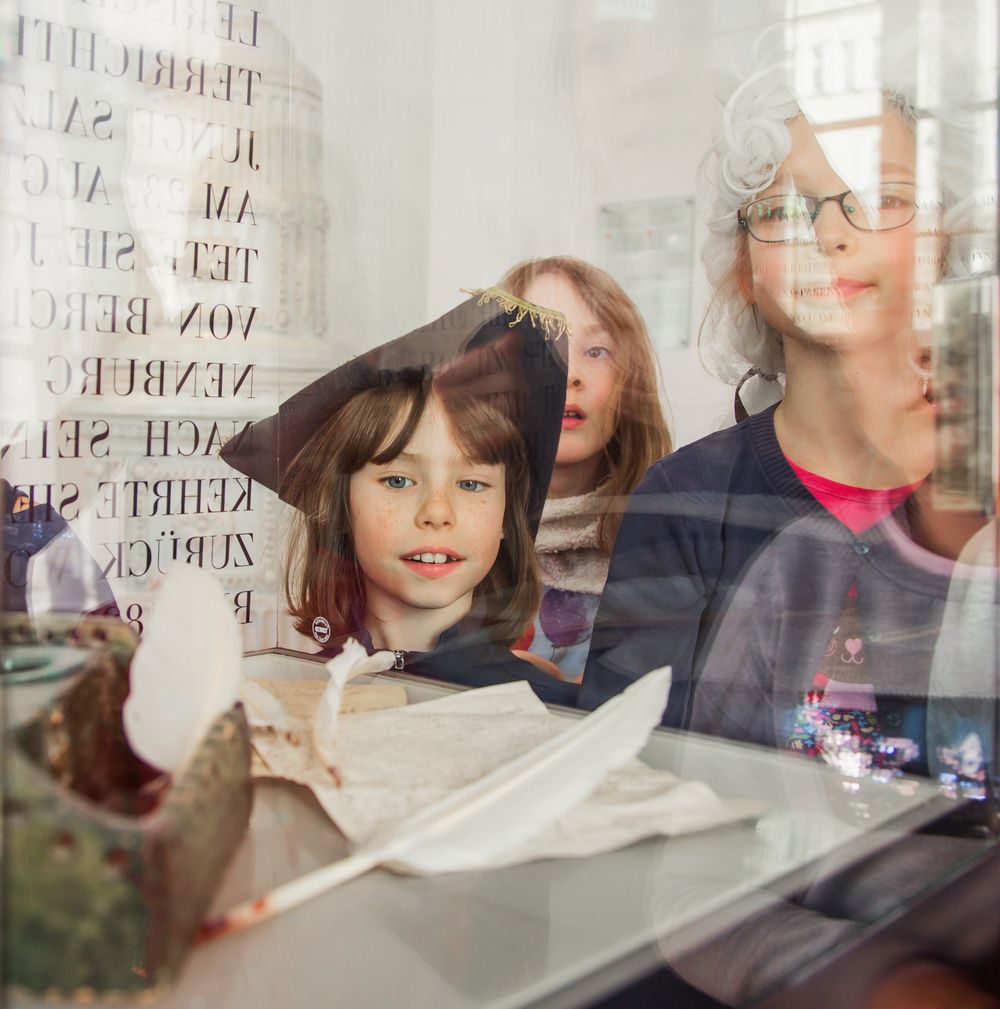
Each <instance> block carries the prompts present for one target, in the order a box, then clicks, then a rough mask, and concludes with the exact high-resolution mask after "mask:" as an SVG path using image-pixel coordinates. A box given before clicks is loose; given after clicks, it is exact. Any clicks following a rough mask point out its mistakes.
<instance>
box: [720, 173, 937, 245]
mask: <svg viewBox="0 0 1000 1009" xmlns="http://www.w3.org/2000/svg"><path fill="white" fill-rule="evenodd" d="M887 185H893V186H913V187H914V190H915V189H916V183H914V182H892V183H887ZM853 193H854V190H853V189H848V190H845V191H844V192H843V193H838V194H837V195H836V196H807V195H806V194H805V193H776V194H775V195H774V196H765V197H764V198H763V199H761V200H753V201H752V202H751V203H748V204H747V205H746V206H745V207H743V208H742V209H740V210H737V211H736V221H737V223H738V224H739V226H740V228H741V229H742V230H743V231H745V232H746V233H747V234H748V235H749V236H750V237H751V238H752V239H753V240H754V241H755V242H763V243H764V244H765V245H786V244H787V243H788V242H794V241H795V240H796V239H797V238H801V237H802V236H801V235H795V236H793V237H791V238H758V237H757V235H755V234H754V233H753V228H751V227H750V221H749V220H748V219H747V216H746V212H747V211H748V210H749V209H750V208H751V207H752V206H754V205H756V204H758V203H763V202H764V200H776V199H780V198H781V197H784V196H796V197H798V198H800V199H803V200H814V201H815V203H816V206H815V207H814V208H813V211H812V213H811V214H810V215H809V225H810V227H811V226H812V224H813V223H814V222H815V220H816V218H817V217H819V212H820V210H822V209H823V204H824V203H837V204H839V205H840V212H841V214H843V215H844V220H845V221H847V223H848V224H849V225H850V226H851V227H852V228H856V229H857V230H858V231H866V232H868V233H869V234H877V233H879V232H882V231H897V230H898V229H899V228H905V227H906V226H907V225H908V224H909V223H910V222H911V221H912V220H913V218H914V217H916V216H917V204H916V200H914V202H913V213H912V214H910V216H909V217H908V218H907V219H906V220H905V221H902V222H901V223H899V224H893V225H892V226H891V227H889V228H866V227H864V226H863V225H861V224H858V223H857V222H856V221H852V220H851V218H850V215H849V214H848V213H847V209H846V208H845V207H844V200H846V199H847V197H848V196H850V195H852V194H853ZM855 195H856V194H855Z"/></svg>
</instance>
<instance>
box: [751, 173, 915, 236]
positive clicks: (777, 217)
mask: <svg viewBox="0 0 1000 1009" xmlns="http://www.w3.org/2000/svg"><path fill="white" fill-rule="evenodd" d="M827 202H832V203H839V204H840V206H841V210H842V212H843V214H844V216H845V217H846V218H847V220H848V221H850V223H851V224H853V225H854V227H856V228H860V229H861V230H862V231H888V230H889V229H891V228H899V227H902V226H903V225H904V224H908V223H909V222H910V221H911V220H913V216H914V213H915V203H914V186H913V185H912V184H911V183H902V182H891V183H890V182H887V183H884V184H883V185H882V186H881V187H880V188H879V189H877V190H874V191H873V192H871V193H866V194H858V193H853V192H850V193H845V194H843V196H836V197H826V198H820V197H816V196H805V195H802V194H799V193H779V194H777V195H775V196H767V197H765V198H764V199H762V200H755V201H754V202H753V203H751V204H750V205H749V206H748V207H747V208H746V210H745V211H744V217H745V220H746V222H747V226H748V228H749V231H750V234H751V235H753V236H754V238H757V239H759V240H760V241H762V242H787V241H790V240H792V239H796V238H804V237H807V236H809V235H810V234H811V232H812V226H813V222H814V221H815V220H816V218H817V216H818V215H819V212H820V210H821V209H822V206H823V204H824V203H827Z"/></svg>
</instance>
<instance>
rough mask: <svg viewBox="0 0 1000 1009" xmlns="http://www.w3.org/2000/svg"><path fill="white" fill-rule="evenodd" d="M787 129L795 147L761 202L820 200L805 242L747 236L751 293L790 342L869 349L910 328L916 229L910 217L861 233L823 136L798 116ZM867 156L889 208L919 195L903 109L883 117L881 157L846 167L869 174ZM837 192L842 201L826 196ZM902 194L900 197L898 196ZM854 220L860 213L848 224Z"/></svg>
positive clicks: (857, 209) (861, 159) (856, 211)
mask: <svg viewBox="0 0 1000 1009" xmlns="http://www.w3.org/2000/svg"><path fill="white" fill-rule="evenodd" d="M789 130H790V133H791V137H792V146H791V151H790V152H789V155H788V157H787V158H786V159H785V161H784V162H783V164H782V166H781V171H780V172H779V175H778V177H777V178H776V180H775V182H774V183H773V184H772V185H771V186H770V187H768V189H767V190H765V191H764V192H763V193H762V194H761V197H762V199H761V203H762V204H763V205H765V206H768V204H767V200H768V199H772V198H773V199H774V200H780V199H781V197H780V196H775V195H774V194H791V195H790V196H788V197H786V199H791V198H792V196H794V195H795V194H800V193H801V194H809V196H808V197H807V198H810V199H813V200H818V205H817V204H816V203H814V204H813V206H815V207H816V209H815V212H814V214H815V216H813V217H812V223H811V227H807V228H806V230H805V231H804V232H803V234H802V236H801V237H792V238H789V239H787V240H785V241H774V242H770V243H769V242H768V241H758V240H755V239H754V238H753V237H749V238H748V241H749V253H750V265H751V272H752V277H751V285H752V291H753V297H754V300H755V301H756V302H757V304H758V306H759V308H760V310H761V312H762V313H763V316H764V318H765V319H766V320H767V321H768V322H769V323H770V324H771V325H772V326H773V327H774V328H775V329H776V330H778V332H780V333H782V334H784V335H785V336H786V337H792V338H793V339H798V340H806V341H809V340H814V339H817V338H818V339H819V340H821V341H823V340H827V339H832V340H833V341H834V342H835V343H836V344H837V345H838V346H841V345H845V341H848V342H849V341H852V340H858V339H860V340H861V341H862V342H863V344H865V345H871V344H872V343H873V342H875V341H878V340H881V339H884V338H886V337H892V336H893V335H894V334H897V333H899V332H900V331H903V332H906V331H908V330H909V329H910V327H911V325H912V315H913V262H914V250H915V232H916V225H915V224H914V223H913V221H912V220H910V221H909V222H907V223H905V224H903V225H901V226H899V227H895V226H894V227H892V228H891V229H890V230H884V231H868V230H864V228H863V227H859V226H858V222H861V223H864V222H865V220H866V217H865V214H864V213H863V212H862V210H861V208H860V207H859V206H858V200H857V199H856V198H854V194H853V193H852V192H850V187H849V185H848V183H847V182H846V181H845V179H844V178H843V177H841V175H839V174H838V172H837V171H836V170H835V169H834V168H833V167H832V166H831V164H830V162H829V161H828V160H827V158H826V155H825V152H824V148H823V146H822V143H821V138H822V134H821V133H817V132H814V130H813V128H812V127H811V126H810V125H809V124H808V123H807V122H806V121H805V120H803V119H801V118H800V119H796V120H795V121H794V122H792V123H791V124H790V126H789ZM868 154H870V155H871V158H869V159H868V160H872V159H874V158H875V157H876V155H877V156H878V158H879V160H881V162H882V167H881V171H880V172H879V173H878V178H877V179H876V180H875V181H873V182H871V185H872V186H875V187H876V188H877V186H878V185H881V186H882V187H883V189H884V190H885V191H886V193H887V195H886V197H885V199H887V200H890V203H889V204H887V206H891V205H892V204H891V198H892V197H893V195H894V193H895V190H896V189H898V190H899V193H900V194H902V193H910V194H911V195H912V191H913V179H914V167H913V166H914V140H913V134H912V131H911V130H910V128H909V127H908V126H907V125H905V124H904V123H903V121H902V119H901V118H900V116H899V114H898V113H896V112H895V111H892V110H889V109H887V110H886V111H884V112H883V115H882V118H881V122H880V125H879V127H878V149H877V151H871V152H868V151H865V152H863V154H859V155H858V158H857V164H852V163H848V164H847V165H846V167H847V168H848V169H851V168H854V169H859V167H860V168H863V167H864V166H865V164H867V162H866V160H865V157H866V156H867V155H868ZM847 160H848V161H849V160H850V159H849V158H848V159H847ZM838 167H839V168H842V167H843V166H839V165H838ZM862 174H863V173H862ZM869 181H870V180H869ZM894 187H895V188H894ZM845 191H846V192H845ZM838 193H839V194H841V195H840V197H838V196H830V195H829V194H838ZM841 197H843V200H844V201H846V202H841ZM896 198H897V199H901V197H899V196H898V194H897V197H896ZM759 205H760V204H755V206H759ZM910 205H911V206H912V203H911V204H910ZM782 209H783V208H782ZM848 215H853V216H852V219H851V220H849V219H848ZM755 220H756V219H753V220H751V228H752V227H753V224H754V223H755ZM852 221H853V222H854V223H852ZM807 223H808V222H807ZM792 225H793V226H794V220H793V222H792ZM792 230H794V229H793V228H792ZM764 237H765V238H767V237H769V235H765V236H764Z"/></svg>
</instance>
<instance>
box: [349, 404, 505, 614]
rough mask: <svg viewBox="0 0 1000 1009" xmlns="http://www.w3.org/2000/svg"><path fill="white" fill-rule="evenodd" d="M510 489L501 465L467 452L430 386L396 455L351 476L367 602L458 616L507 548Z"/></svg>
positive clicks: (377, 607) (384, 609) (387, 610)
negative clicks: (503, 545) (410, 434)
mask: <svg viewBox="0 0 1000 1009" xmlns="http://www.w3.org/2000/svg"><path fill="white" fill-rule="evenodd" d="M505 499H506V492H505V485H504V467H503V465H502V464H498V465H491V464H486V463H480V462H476V461H475V460H472V459H469V458H467V457H466V455H465V454H464V453H463V451H462V450H461V448H460V447H459V445H458V444H457V442H456V441H455V438H454V436H453V434H452V429H451V421H450V420H449V418H448V416H447V414H446V413H445V411H444V408H443V407H442V405H441V403H440V401H439V400H438V399H437V398H436V397H433V396H432V397H431V399H430V400H429V401H428V403H427V406H426V408H425V409H424V412H423V415H422V416H421V418H420V422H419V423H418V425H417V428H416V430H415V431H414V433H413V437H412V438H411V439H410V441H409V443H408V444H407V445H406V447H405V449H404V450H403V451H402V452H401V453H400V454H399V456H398V457H397V458H395V459H393V460H392V461H391V462H387V463H385V464H382V465H377V464H375V463H368V464H367V465H366V466H364V467H363V468H362V469H360V470H358V472H356V473H355V474H353V475H352V477H351V482H350V512H351V522H352V528H353V538H354V550H355V553H356V555H357V559H358V565H359V567H360V568H361V572H362V576H363V579H364V584H365V589H366V593H367V608H368V612H369V613H370V614H374V615H375V616H376V617H377V618H378V619H381V620H387V619H391V618H398V617H400V616H401V615H405V614H406V613H408V612H412V611H414V610H417V611H430V610H433V611H436V612H437V616H436V617H435V620H436V621H438V622H440V620H439V617H440V616H441V611H445V613H444V616H446V617H448V618H451V619H449V620H448V622H447V623H445V626H451V625H452V624H453V623H457V622H458V621H459V620H461V618H462V617H464V616H465V615H466V614H467V613H468V612H469V609H470V608H471V606H472V594H473V592H474V590H475V589H476V587H477V586H478V585H479V583H480V582H481V581H482V580H483V579H484V578H485V577H486V575H487V574H488V573H489V571H490V569H491V568H492V567H493V564H494V562H495V561H496V559H497V554H498V553H499V551H500V540H501V538H502V536H503V517H504V506H505ZM366 616H367V614H366Z"/></svg>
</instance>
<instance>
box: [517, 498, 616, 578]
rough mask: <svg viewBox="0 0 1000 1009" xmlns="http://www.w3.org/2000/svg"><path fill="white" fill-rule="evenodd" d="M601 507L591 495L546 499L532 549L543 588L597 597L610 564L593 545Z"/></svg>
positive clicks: (599, 500) (602, 507) (603, 502)
mask: <svg viewBox="0 0 1000 1009" xmlns="http://www.w3.org/2000/svg"><path fill="white" fill-rule="evenodd" d="M605 503H606V499H605V498H604V497H602V496H601V495H600V494H598V493H596V492H594V491H591V493H589V494H581V495H579V496H578V497H561V498H547V499H546V501H545V507H544V509H543V510H542V521H541V524H540V525H539V527H538V535H537V536H536V537H535V546H536V547H537V549H538V560H539V562H540V564H541V567H542V581H543V582H544V583H545V585H546V587H547V588H556V589H564V590H566V591H569V592H590V593H592V594H594V595H600V593H601V590H602V589H603V588H604V583H605V581H607V578H608V562H609V560H610V558H609V557H608V556H607V555H606V554H605V553H603V552H602V551H601V549H600V547H599V546H598V545H597V523H598V520H599V519H600V517H601V515H603V514H604V505H605Z"/></svg>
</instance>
